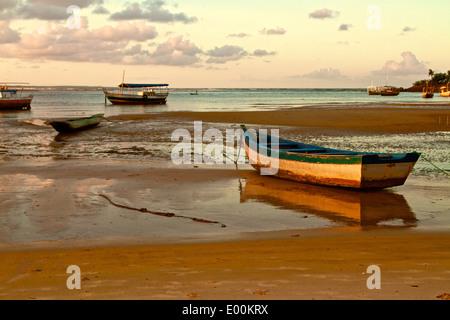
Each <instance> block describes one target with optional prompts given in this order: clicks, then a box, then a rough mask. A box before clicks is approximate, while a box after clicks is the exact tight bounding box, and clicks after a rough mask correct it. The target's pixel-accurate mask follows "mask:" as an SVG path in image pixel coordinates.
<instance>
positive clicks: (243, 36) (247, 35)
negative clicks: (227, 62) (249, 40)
mask: <svg viewBox="0 0 450 320" xmlns="http://www.w3.org/2000/svg"><path fill="white" fill-rule="evenodd" d="M228 36H229V37H234V38H245V37H250V35H249V34H247V33H243V32H241V33H232V34H229V35H228Z"/></svg>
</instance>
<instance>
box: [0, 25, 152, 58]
mask: <svg viewBox="0 0 450 320" xmlns="http://www.w3.org/2000/svg"><path fill="white" fill-rule="evenodd" d="M82 23H83V28H81V29H79V30H76V29H74V30H71V29H68V28H66V27H65V25H62V24H60V23H55V22H47V24H46V25H43V26H42V27H41V28H39V29H38V30H35V31H33V32H32V33H28V34H22V35H21V39H20V41H17V42H16V43H8V44H3V45H0V50H1V52H2V56H3V57H5V58H19V59H26V60H56V61H74V62H77V61H84V62H110V63H119V62H124V63H125V62H126V59H125V58H126V57H127V55H129V54H136V52H137V50H136V47H135V45H136V42H146V41H147V40H151V39H154V38H155V37H156V36H157V33H156V30H155V28H154V27H153V26H148V25H146V24H145V23H143V22H142V23H130V22H120V23H119V24H117V25H116V26H105V27H102V28H98V29H93V30H88V29H87V28H86V25H87V21H84V20H83V22H82ZM142 51H143V50H142V49H141V51H139V53H140V54H142Z"/></svg>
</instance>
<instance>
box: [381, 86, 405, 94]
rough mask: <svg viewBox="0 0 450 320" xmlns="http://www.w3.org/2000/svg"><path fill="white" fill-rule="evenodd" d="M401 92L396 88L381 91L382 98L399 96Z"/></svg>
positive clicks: (385, 88) (386, 88) (386, 87)
mask: <svg viewBox="0 0 450 320" xmlns="http://www.w3.org/2000/svg"><path fill="white" fill-rule="evenodd" d="M399 93H400V91H399V90H398V89H397V88H394V87H388V86H385V87H383V88H382V89H381V90H380V95H381V96H398V95H399Z"/></svg>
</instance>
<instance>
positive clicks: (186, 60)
mask: <svg viewBox="0 0 450 320" xmlns="http://www.w3.org/2000/svg"><path fill="white" fill-rule="evenodd" d="M448 12H450V1H448V0H429V1H423V0H409V1H403V0H396V1H392V0H390V1H384V0H371V1H365V0H353V1H351V0H341V1H339V0H324V1H320V0H316V1H304V0H276V1H268V0H238V1H236V0H227V1H223V0H175V1H172V0H131V1H118V0H0V68H1V69H0V70H1V75H0V81H1V82H26V83H29V84H30V85H36V86H39V85H43V86H46V85H48V86H55V85H70V86H77V85H79V86H99V87H103V86H110V87H111V86H117V85H118V84H120V83H121V82H122V76H123V72H124V71H125V82H138V83H143V82H146V83H168V84H169V85H170V86H171V87H174V88H365V87H367V86H369V85H371V84H372V83H373V84H374V85H385V84H389V85H394V86H399V87H405V88H406V87H409V86H411V85H412V83H413V82H414V81H416V80H421V79H426V78H427V77H428V70H429V69H432V70H434V71H435V72H445V73H446V72H447V71H448V70H450V61H449V59H448V56H449V53H450V41H449V40H448V30H450V19H448Z"/></svg>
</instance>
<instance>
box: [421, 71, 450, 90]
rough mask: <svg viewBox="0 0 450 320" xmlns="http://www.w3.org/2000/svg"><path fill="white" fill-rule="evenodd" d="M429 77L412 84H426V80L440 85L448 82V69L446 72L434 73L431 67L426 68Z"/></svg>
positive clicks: (449, 75) (449, 76)
mask: <svg viewBox="0 0 450 320" xmlns="http://www.w3.org/2000/svg"><path fill="white" fill-rule="evenodd" d="M428 77H429V79H428V80H427V79H425V80H419V81H416V82H414V83H413V85H414V86H421V85H426V84H427V81H428V83H429V84H431V85H442V84H447V83H449V82H450V70H448V71H447V73H435V72H434V71H433V70H432V69H429V70H428Z"/></svg>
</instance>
